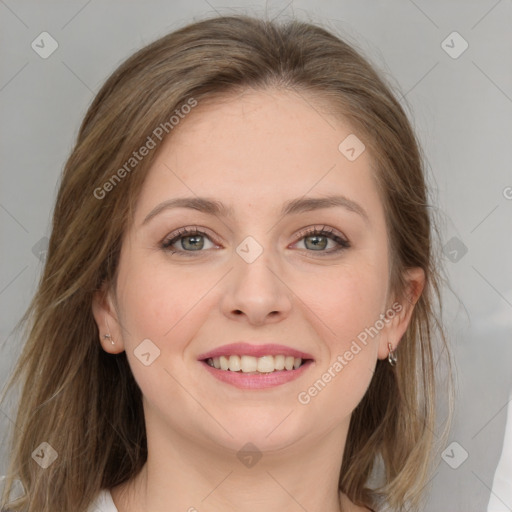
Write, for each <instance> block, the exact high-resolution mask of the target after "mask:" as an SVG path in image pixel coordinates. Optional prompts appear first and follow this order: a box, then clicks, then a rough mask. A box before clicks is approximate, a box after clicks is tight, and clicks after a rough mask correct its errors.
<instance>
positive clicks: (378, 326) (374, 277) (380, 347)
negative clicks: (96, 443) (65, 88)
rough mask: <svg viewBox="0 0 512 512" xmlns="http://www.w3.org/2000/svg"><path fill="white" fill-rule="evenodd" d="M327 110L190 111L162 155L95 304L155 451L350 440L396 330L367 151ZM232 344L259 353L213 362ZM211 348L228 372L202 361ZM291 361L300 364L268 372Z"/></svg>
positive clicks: (283, 103)
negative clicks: (113, 275)
mask: <svg viewBox="0 0 512 512" xmlns="http://www.w3.org/2000/svg"><path fill="white" fill-rule="evenodd" d="M325 110H326V109H325V108H324V109H320V108H319V106H318V103H317V102H314V101H313V98H312V97H311V96H306V95H304V96H302V95H298V94H296V93H292V92H283V91H275V90H268V91H260V92H254V91H251V92H246V93H244V94H242V95H239V96H232V97H230V98H228V99H226V100H224V101H217V102H215V103H210V104H208V105H207V104H201V103H199V105H198V106H197V107H196V108H195V109H194V110H193V111H192V113H190V115H189V116H188V117H186V118H185V119H184V120H182V121H181V123H180V125H179V126H178V127H176V128H175V129H174V131H173V132H172V137H170V138H169V139H167V140H166V141H165V142H164V143H163V145H162V147H161V148H160V152H159V154H158V156H157V158H156V160H155V162H154V164H153V165H152V167H151V169H150V170H149V174H148V176H147V178H146V180H145V183H144V185H143V188H142V190H141V193H140V197H139V200H138V203H137V208H136V212H135V217H134V223H133V225H132V227H131V228H130V230H129V231H128V232H127V233H126V234H125V238H124V241H123V246H122V250H121V256H120V263H119V272H118V279H117V283H116V288H115V293H111V295H110V299H109V300H100V299H99V298H98V297H97V299H96V301H95V305H94V308H93V309H94V314H95V317H96V320H97V322H98V326H99V328H100V334H104V333H105V332H110V333H111V335H112V338H113V339H114V340H115V341H116V343H115V345H111V344H110V342H109V343H104V348H105V350H107V351H109V352H113V353H114V352H120V351H122V350H125V351H126V354H127V357H128V361H129V364H130V366H131V369H132V371H133V374H134V377H135V379H136V381H137V383H138V385H139V386H140V388H141V390H142V393H143V396H144V409H145V415H146V424H147V429H148V439H149V438H150V436H151V435H153V436H162V438H163V436H167V437H168V438H169V437H171V436H174V437H182V438H188V439H191V440H193V441H194V443H196V445H197V443H200V444H201V445H202V446H210V447H211V448H213V447H219V446H221V447H223V448H224V449H225V448H232V449H234V450H238V449H240V448H241V447H242V446H244V445H245V444H246V443H248V442H251V443H252V444H254V445H255V446H256V447H257V448H258V449H266V450H272V449H279V448H282V449H286V447H295V448H296V447H300V446H303V447H306V446H307V445H308V444H309V445H311V444H315V443H317V442H318V441H319V440H320V439H321V438H322V437H323V436H326V435H328V434H329V433H332V434H336V435H337V434H340V433H343V432H345V433H346V429H347V428H348V422H349V419H350V415H351V413H352V411H353V410H354V408H355V407H356V405H357V404H358V403H359V402H360V400H361V399H362V397H363V395H364V393H365V391H366V389H367V387H368V385H369V383H370V380H371V378H372V375H373V371H374V368H375V364H376V361H377V358H381V359H383V358H385V357H387V354H388V342H389V343H391V344H392V345H393V346H394V347H396V345H397V343H398V341H399V340H400V337H401V336H402V334H403V332H404V331H405V328H406V327H407V323H408V321H409V318H410V312H411V308H407V307H406V306H407V305H408V304H397V303H395V305H394V307H393V300H392V297H391V296H389V293H390V290H389V289H388V284H389V282H388V265H389V260H388V240H387V236H386V225H385V217H384V211H383V206H382V203H381V201H380V199H379V195H378V193H377V189H376V186H375V183H374V181H373V179H372V176H371V169H370V165H371V160H370V156H369V152H368V151H364V150H363V151H362V152H361V150H362V149H363V147H362V146H360V142H358V141H357V140H356V139H354V135H351V134H353V131H352V129H351V127H350V126H349V125H348V124H346V123H345V122H342V121H341V120H339V119H337V120H336V119H334V118H333V117H328V116H327V115H326V114H325ZM355 135H356V136H357V134H355ZM349 136H351V138H349V139H347V141H346V142H345V143H344V144H341V149H339V146H340V143H342V141H344V140H345V139H346V138H347V137H349ZM361 139H362V136H361ZM363 143H364V140H363ZM351 148H354V150H353V151H352V150H351ZM360 152H361V153H360ZM358 153H360V154H359V156H358ZM348 157H349V158H348ZM354 157H356V158H355V159H354ZM125 179H130V178H129V177H126V178H125ZM118 186H122V184H120V185H118ZM177 199H179V200H180V202H179V203H173V202H174V201H175V200H177ZM187 205H188V206H187ZM315 229H316V230H317V233H316V234H315V233H313V231H314V230H315ZM411 276H412V277H411V279H413V278H418V279H419V280H420V281H421V276H420V275H419V274H411ZM400 309H401V311H400ZM233 343H247V344H250V345H252V347H249V348H247V347H246V348H240V347H238V348H227V349H223V348H222V347H223V346H225V345H228V344H233ZM267 344H268V345H281V347H264V348H263V349H262V350H259V349H261V346H262V345H267ZM216 349H220V352H218V353H217V354H218V355H219V354H221V353H223V354H224V355H225V356H226V359H224V360H221V359H219V360H218V364H223V367H225V365H226V364H228V365H230V366H229V367H230V368H231V370H223V369H216V368H212V367H211V366H210V365H209V363H210V364H214V365H215V364H216V363H217V361H215V360H212V361H209V362H208V361H205V359H207V357H206V356H207V355H208V353H209V352H211V351H213V350H216ZM258 350H259V351H258ZM299 353H301V354H302V355H303V356H304V357H303V359H304V360H307V361H306V364H304V365H303V366H301V367H300V368H298V369H297V370H287V369H284V370H280V371H274V372H273V373H270V369H271V368H275V367H276V366H277V367H278V368H281V367H282V364H283V358H282V356H287V357H288V358H290V357H292V356H293V357H296V356H297V355H298V354H299ZM230 356H246V357H244V358H242V359H240V360H239V359H238V358H237V357H233V358H230ZM256 356H257V357H256ZM260 356H274V357H272V358H269V357H262V358H261V359H260ZM290 361H292V364H293V363H295V362H296V361H295V359H292V360H290V359H288V361H287V360H286V359H284V362H285V363H288V364H289V363H290ZM299 363H300V361H299ZM237 364H241V365H242V366H243V367H244V368H245V370H247V371H242V372H239V373H235V370H237V369H238V368H237ZM258 364H260V366H259V368H260V369H261V370H263V371H262V372H261V373H256V374H255V373H252V370H254V369H255V366H254V365H256V366H257V365H258ZM272 365H274V366H272ZM329 376H330V377H329Z"/></svg>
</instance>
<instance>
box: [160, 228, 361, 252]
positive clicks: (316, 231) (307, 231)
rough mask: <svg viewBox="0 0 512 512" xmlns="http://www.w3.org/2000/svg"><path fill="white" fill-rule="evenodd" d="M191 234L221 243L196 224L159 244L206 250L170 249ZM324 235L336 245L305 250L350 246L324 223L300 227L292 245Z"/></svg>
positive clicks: (342, 236)
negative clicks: (177, 247)
mask: <svg viewBox="0 0 512 512" xmlns="http://www.w3.org/2000/svg"><path fill="white" fill-rule="evenodd" d="M193 235H200V236H205V237H206V238H208V239H209V240H210V241H211V242H212V243H213V244H215V245H217V246H218V245H221V243H220V242H219V241H218V240H217V237H215V236H213V235H212V234H211V233H210V232H209V230H208V229H206V228H199V227H198V226H185V227H181V228H179V229H177V230H175V231H173V232H172V233H170V234H168V235H166V236H165V238H164V239H163V240H162V241H161V242H160V245H161V247H162V248H163V249H165V250H167V251H169V252H172V253H186V254H193V253H195V252H198V253H200V252H206V251H202V250H199V251H184V250H174V251H172V250H171V247H172V245H174V244H175V243H176V242H177V241H178V240H179V239H180V238H184V237H187V236H193ZM315 235H319V236H325V237H327V238H329V239H330V240H332V241H333V242H335V243H337V244H338V247H335V248H331V249H330V250H328V251H308V250H307V249H306V252H310V253H315V252H318V253H319V254H320V255H321V254H334V253H338V252H340V251H343V250H344V249H348V248H350V247H351V243H350V242H349V240H348V238H347V237H346V236H345V235H344V234H343V233H341V232H340V231H338V230H336V229H335V228H332V227H330V226H327V225H325V224H316V225H311V226H306V227H305V228H302V229H301V230H300V231H299V232H297V233H296V234H295V235H294V239H295V241H294V242H293V243H292V245H295V244H296V243H298V242H299V241H300V240H302V239H304V238H307V237H309V236H315Z"/></svg>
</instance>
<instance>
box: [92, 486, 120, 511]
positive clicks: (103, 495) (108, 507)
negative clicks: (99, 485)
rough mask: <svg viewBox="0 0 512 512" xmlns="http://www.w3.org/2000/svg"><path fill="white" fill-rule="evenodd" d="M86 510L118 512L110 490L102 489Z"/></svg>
mask: <svg viewBox="0 0 512 512" xmlns="http://www.w3.org/2000/svg"><path fill="white" fill-rule="evenodd" d="M87 512H118V510H117V508H116V506H115V504H114V500H113V499H112V494H110V491H109V490H108V489H102V490H101V491H100V492H99V493H98V495H97V496H96V499H95V500H94V501H93V502H92V503H91V505H90V507H89V510H88V511H87Z"/></svg>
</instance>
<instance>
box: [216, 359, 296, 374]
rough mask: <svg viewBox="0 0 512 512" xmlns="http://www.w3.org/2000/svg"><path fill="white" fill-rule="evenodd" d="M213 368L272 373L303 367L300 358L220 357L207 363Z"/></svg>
mask: <svg viewBox="0 0 512 512" xmlns="http://www.w3.org/2000/svg"><path fill="white" fill-rule="evenodd" d="M206 362H207V363H208V364H209V365H210V366H212V367H213V368H217V369H220V370H224V371H226V370H229V371H231V372H239V371H242V372H243V373H255V372H258V373H272V372H273V371H281V370H284V369H286V370H288V371H290V370H296V369H297V368H299V367H300V366H301V365H302V362H303V361H302V359H301V358H300V357H293V356H284V355H278V356H263V357H253V356H229V357H228V356H220V357H213V358H209V359H208V360H207V361H206Z"/></svg>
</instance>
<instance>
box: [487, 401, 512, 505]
mask: <svg viewBox="0 0 512 512" xmlns="http://www.w3.org/2000/svg"><path fill="white" fill-rule="evenodd" d="M511 482H512V393H510V397H509V402H508V413H507V423H506V427H505V439H504V440H503V452H502V453H501V458H500V461H499V463H498V467H497V468H496V473H495V474H494V481H493V484H492V493H491V497H490V499H489V503H488V505H487V512H502V511H508V510H510V509H511V507H512V485H510V483H511Z"/></svg>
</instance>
